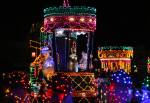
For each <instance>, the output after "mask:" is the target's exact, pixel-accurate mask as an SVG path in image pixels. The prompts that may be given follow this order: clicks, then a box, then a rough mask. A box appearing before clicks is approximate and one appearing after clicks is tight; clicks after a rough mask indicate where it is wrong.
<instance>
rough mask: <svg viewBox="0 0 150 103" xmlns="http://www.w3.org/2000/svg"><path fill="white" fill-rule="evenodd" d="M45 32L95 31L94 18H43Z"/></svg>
mask: <svg viewBox="0 0 150 103" xmlns="http://www.w3.org/2000/svg"><path fill="white" fill-rule="evenodd" d="M44 28H45V32H52V30H53V29H59V28H63V29H65V30H71V31H94V30H96V17H92V16H84V15H83V16H82V15H81V16H75V15H69V16H66V15H62V16H49V17H45V18H44Z"/></svg>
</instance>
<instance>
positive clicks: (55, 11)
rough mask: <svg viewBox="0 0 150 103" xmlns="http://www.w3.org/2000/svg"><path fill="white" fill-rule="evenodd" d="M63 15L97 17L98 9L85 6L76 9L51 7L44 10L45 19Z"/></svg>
mask: <svg viewBox="0 0 150 103" xmlns="http://www.w3.org/2000/svg"><path fill="white" fill-rule="evenodd" d="M59 15H60V16H62V15H91V16H96V8H93V7H85V6H74V7H67V8H66V7H63V6H60V7H49V8H46V9H44V17H46V16H59Z"/></svg>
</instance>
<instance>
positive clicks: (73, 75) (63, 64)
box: [30, 0, 96, 102]
mask: <svg viewBox="0 0 150 103" xmlns="http://www.w3.org/2000/svg"><path fill="white" fill-rule="evenodd" d="M95 30H96V9H95V8H93V7H85V6H74V7H71V6H70V5H69V2H68V1H67V0H64V3H63V6H60V7H49V8H46V9H44V23H43V26H42V27H41V29H40V31H41V33H40V48H39V49H40V54H39V56H37V57H36V59H35V60H34V61H33V62H32V63H31V65H30V84H31V88H32V91H33V94H34V95H35V96H36V97H37V96H38V95H39V92H40V90H41V84H42V83H43V81H44V84H45V85H46V86H45V87H46V88H50V87H53V86H51V85H54V84H57V83H58V85H60V84H59V82H60V83H66V84H61V85H60V86H63V85H65V87H66V89H64V88H62V87H59V86H58V85H55V86H56V87H57V89H56V90H55V91H54V89H53V92H57V90H58V89H60V88H61V89H63V91H64V92H63V93H64V94H62V93H60V94H59V95H58V97H59V99H58V100H60V101H62V99H61V95H65V96H67V95H70V94H71V95H72V96H73V97H77V98H84V99H85V100H86V101H88V99H86V98H88V97H95V96H96V86H95V84H94V73H91V72H90V71H91V70H92V69H93V66H92V49H93V36H94V31H95ZM33 54H34V56H35V55H37V54H35V53H33ZM57 77H58V78H57ZM54 78H55V79H54ZM56 78H57V79H56ZM60 78H66V79H60ZM67 81H68V82H67ZM69 81H71V82H69ZM69 87H71V88H72V89H71V90H70V91H72V93H70V92H65V91H67V90H69V89H68V88H69ZM46 90H47V91H45V92H47V93H48V94H51V92H48V91H52V90H51V89H46ZM55 94H56V93H55ZM53 95H54V94H53ZM65 96H62V97H65ZM50 98H52V97H50ZM82 100H83V99H79V101H81V102H82ZM83 101H84V100H83ZM75 102H76V101H75Z"/></svg>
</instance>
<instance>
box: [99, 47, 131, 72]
mask: <svg viewBox="0 0 150 103" xmlns="http://www.w3.org/2000/svg"><path fill="white" fill-rule="evenodd" d="M98 57H99V59H100V62H101V68H103V69H104V70H106V71H108V70H110V71H117V70H118V69H123V70H124V71H125V72H126V73H130V72H131V59H132V58H133V48H132V47H126V46H105V47H100V48H99V50H98Z"/></svg>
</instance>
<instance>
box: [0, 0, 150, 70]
mask: <svg viewBox="0 0 150 103" xmlns="http://www.w3.org/2000/svg"><path fill="white" fill-rule="evenodd" d="M62 3H63V0H20V1H15V0H12V1H7V0H6V1H4V2H2V3H0V13H1V15H0V24H1V28H0V48H1V49H0V69H1V70H7V71H8V70H14V69H19V70H24V69H28V65H29V60H28V59H29V54H30V52H29V50H28V46H29V45H28V43H29V38H30V37H32V34H30V29H31V25H32V23H37V22H41V21H42V20H43V9H44V8H46V7H49V6H59V5H62ZM70 4H71V5H72V6H76V5H79V6H81V5H83V6H93V7H96V8H97V30H96V33H95V42H94V44H95V46H94V47H95V49H94V50H95V52H96V50H97V47H98V46H106V45H123V46H133V47H134V53H135V54H134V57H135V60H136V61H137V62H136V63H137V64H139V65H143V64H145V60H146V58H147V56H148V55H149V54H150V53H149V51H150V48H149V47H150V40H149V34H150V12H149V10H150V6H149V5H148V3H146V2H143V1H140V2H138V1H134V2H131V1H126V0H125V1H123V0H120V1H114V0H112V1H111V2H110V1H106V0H70Z"/></svg>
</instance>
